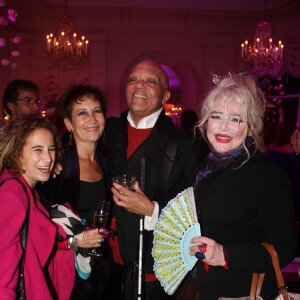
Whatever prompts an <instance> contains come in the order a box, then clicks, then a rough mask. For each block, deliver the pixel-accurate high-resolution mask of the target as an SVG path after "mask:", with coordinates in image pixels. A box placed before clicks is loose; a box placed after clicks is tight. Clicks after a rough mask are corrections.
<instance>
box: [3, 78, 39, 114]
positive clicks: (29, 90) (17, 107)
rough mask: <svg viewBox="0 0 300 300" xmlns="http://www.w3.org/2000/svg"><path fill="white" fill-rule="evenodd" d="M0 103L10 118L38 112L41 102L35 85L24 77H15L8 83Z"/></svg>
mask: <svg viewBox="0 0 300 300" xmlns="http://www.w3.org/2000/svg"><path fill="white" fill-rule="evenodd" d="M2 103H3V108H4V110H5V113H6V114H7V115H9V116H10V118H15V117H17V116H20V115H23V114H31V113H38V112H39V108H40V106H41V104H42V102H41V100H40V99H39V89H38V87H37V85H36V84H34V83H33V82H32V81H29V80H25V79H16V80H13V81H11V82H9V83H8V85H7V87H6V89H5V91H4V94H3V98H2Z"/></svg>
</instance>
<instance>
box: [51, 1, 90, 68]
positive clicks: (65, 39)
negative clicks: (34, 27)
mask: <svg viewBox="0 0 300 300" xmlns="http://www.w3.org/2000/svg"><path fill="white" fill-rule="evenodd" d="M58 31H59V33H58V37H55V36H54V35H53V33H50V34H49V35H47V36H46V38H47V54H48V58H49V61H50V64H51V66H52V67H54V68H58V69H61V70H67V69H70V68H72V67H73V66H78V65H80V64H82V63H83V62H84V61H85V59H86V57H87V53H88V44H89V41H88V40H87V39H86V38H85V36H82V37H81V38H77V33H75V32H74V23H73V22H72V21H71V20H70V19H69V18H68V16H67V1H66V0H65V15H64V17H63V19H62V21H61V23H60V25H59V28H58Z"/></svg>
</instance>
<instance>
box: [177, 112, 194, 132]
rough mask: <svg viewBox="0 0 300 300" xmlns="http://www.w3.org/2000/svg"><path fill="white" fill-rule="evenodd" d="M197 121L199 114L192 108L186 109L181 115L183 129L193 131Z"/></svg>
mask: <svg viewBox="0 0 300 300" xmlns="http://www.w3.org/2000/svg"><path fill="white" fill-rule="evenodd" d="M197 122H198V117H197V114H196V112H195V111H194V110H192V109H186V110H184V111H183V112H182V113H181V115H180V124H181V127H182V128H183V129H186V130H191V131H193V130H194V127H195V125H196V123H197Z"/></svg>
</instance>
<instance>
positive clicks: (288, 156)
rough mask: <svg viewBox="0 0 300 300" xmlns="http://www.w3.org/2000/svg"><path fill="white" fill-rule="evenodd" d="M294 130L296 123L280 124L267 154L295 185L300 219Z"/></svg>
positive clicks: (298, 164) (299, 167)
mask: <svg viewBox="0 0 300 300" xmlns="http://www.w3.org/2000/svg"><path fill="white" fill-rule="evenodd" d="M294 131H295V125H294V124H292V123H282V124H278V127H277V132H276V134H275V140H274V144H273V146H272V147H271V148H270V149H269V150H268V152H267V153H266V154H267V156H268V157H269V158H270V159H271V160H272V161H274V162H275V163H277V164H278V165H280V166H281V167H282V168H283V169H284V170H285V171H286V173H287V175H288V177H289V179H290V181H291V184H292V187H293V192H294V200H295V212H296V220H297V221H300V187H299V182H300V160H299V159H298V157H297V155H296V151H295V149H294V147H293V143H292V140H293V138H291V136H292V134H293V132H294ZM294 144H296V143H294Z"/></svg>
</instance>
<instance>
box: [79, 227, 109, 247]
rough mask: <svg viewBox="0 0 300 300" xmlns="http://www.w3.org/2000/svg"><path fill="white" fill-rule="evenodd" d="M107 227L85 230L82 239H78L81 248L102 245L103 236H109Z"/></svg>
mask: <svg viewBox="0 0 300 300" xmlns="http://www.w3.org/2000/svg"><path fill="white" fill-rule="evenodd" d="M105 232H106V231H105V229H103V230H102V229H100V230H98V228H96V229H88V230H86V231H85V232H84V234H83V238H82V240H76V241H77V246H78V247H79V248H97V247H100V246H101V244H102V242H103V238H105V237H107V234H105Z"/></svg>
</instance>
